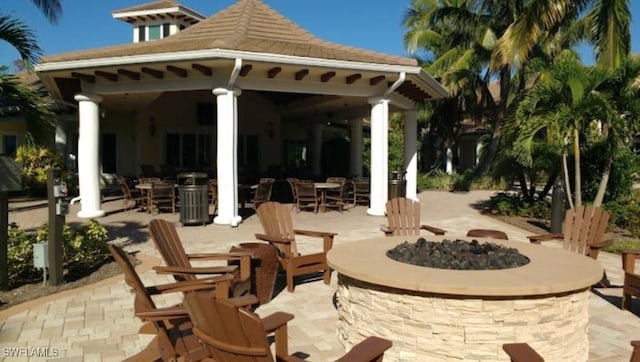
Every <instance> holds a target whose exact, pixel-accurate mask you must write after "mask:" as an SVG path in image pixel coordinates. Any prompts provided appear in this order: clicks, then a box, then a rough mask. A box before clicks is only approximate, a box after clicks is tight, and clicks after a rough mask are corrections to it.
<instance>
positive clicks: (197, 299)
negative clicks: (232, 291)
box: [184, 291, 274, 362]
mask: <svg viewBox="0 0 640 362" xmlns="http://www.w3.org/2000/svg"><path fill="white" fill-rule="evenodd" d="M184 305H185V308H186V309H187V311H188V312H189V316H190V318H191V321H192V322H193V325H194V328H193V330H194V333H195V334H196V335H197V336H198V337H199V338H200V339H201V340H202V342H203V343H204V344H205V345H206V346H207V347H208V348H209V352H210V353H211V355H212V356H213V358H214V359H215V360H216V361H243V362H244V361H246V362H272V361H273V360H274V359H273V355H272V354H271V349H270V348H269V344H268V343H267V335H266V332H265V330H264V325H263V323H262V320H261V319H260V318H259V317H258V316H257V315H256V314H254V313H252V312H249V311H247V310H245V309H243V308H238V307H236V306H234V305H233V304H231V303H230V302H228V301H225V300H221V299H213V300H212V299H211V296H210V295H209V294H207V293H203V292H199V291H195V292H187V293H185V294H184Z"/></svg>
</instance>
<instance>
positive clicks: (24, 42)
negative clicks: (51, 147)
mask: <svg viewBox="0 0 640 362" xmlns="http://www.w3.org/2000/svg"><path fill="white" fill-rule="evenodd" d="M32 2H33V3H34V4H35V5H36V6H37V7H38V8H39V9H40V10H41V11H42V13H43V14H44V15H45V16H46V17H47V19H48V20H49V21H50V22H52V23H56V22H57V20H58V18H59V17H60V15H61V14H62V7H61V3H60V0H32ZM0 40H4V41H6V42H8V43H9V44H10V45H11V46H13V47H14V48H15V49H16V50H17V51H18V53H19V54H20V58H21V61H22V63H23V64H24V65H25V66H26V68H28V69H31V68H32V67H33V65H35V64H36V63H37V62H38V59H39V57H40V54H41V53H42V51H41V49H40V47H39V46H38V44H37V42H36V38H35V34H34V33H33V31H32V30H31V29H30V28H29V27H28V26H27V25H26V24H24V23H23V22H22V21H21V20H20V19H16V18H13V17H12V16H11V15H2V14H0ZM0 97H1V98H4V99H8V100H10V101H11V102H12V103H13V104H14V105H16V106H17V107H18V108H19V109H20V111H21V112H22V114H23V116H24V118H25V120H26V122H27V129H28V130H29V132H30V133H32V135H33V137H34V138H35V139H36V140H37V141H39V142H42V141H45V140H46V138H47V136H48V133H50V132H49V131H50V130H51V128H52V125H53V117H52V116H53V114H52V113H51V111H49V109H48V108H47V106H46V104H44V102H43V100H42V98H41V97H40V96H39V95H38V93H37V92H35V91H34V90H32V89H31V88H29V87H27V86H25V85H24V84H22V83H21V82H20V81H19V80H18V78H17V77H15V76H13V75H10V74H8V72H7V68H6V67H0Z"/></svg>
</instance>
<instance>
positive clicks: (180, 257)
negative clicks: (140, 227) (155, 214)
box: [149, 219, 196, 280]
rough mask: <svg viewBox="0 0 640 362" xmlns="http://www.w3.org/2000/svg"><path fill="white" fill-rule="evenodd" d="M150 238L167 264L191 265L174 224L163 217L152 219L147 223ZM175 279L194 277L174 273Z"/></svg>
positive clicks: (190, 278)
mask: <svg viewBox="0 0 640 362" xmlns="http://www.w3.org/2000/svg"><path fill="white" fill-rule="evenodd" d="M149 232H150V233H151V239H153V243H154V244H155V246H156V249H158V252H160V254H161V255H162V259H164V261H165V263H167V265H168V266H179V267H191V262H190V261H189V259H188V258H187V253H186V252H185V250H184V247H183V246H182V241H180V236H178V231H177V230H176V226H175V225H174V224H173V223H171V222H169V221H167V220H164V219H153V220H151V222H150V223H149ZM174 277H175V279H176V280H192V279H196V276H193V275H178V274H176V275H174Z"/></svg>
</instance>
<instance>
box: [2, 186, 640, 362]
mask: <svg viewBox="0 0 640 362" xmlns="http://www.w3.org/2000/svg"><path fill="white" fill-rule="evenodd" d="M491 194H492V192H488V191H474V192H468V193H450V192H423V193H421V194H420V195H419V197H420V200H421V213H422V220H423V222H424V223H428V224H430V225H433V226H436V227H440V228H443V229H446V230H448V232H449V233H448V235H464V233H465V232H466V230H468V229H471V228H491V229H498V230H502V231H505V232H506V233H507V234H508V235H509V238H510V239H513V240H522V241H526V236H527V235H529V233H528V232H527V231H524V230H521V229H518V228H516V227H514V226H511V225H507V224H504V223H501V222H499V221H497V220H495V219H493V218H490V217H487V216H484V215H481V214H480V213H479V212H478V211H477V209H476V208H475V207H474V205H476V204H477V203H478V202H479V201H481V200H485V199H487V198H488V197H489V196H490V195H491ZM104 208H105V210H107V211H108V215H107V216H105V217H104V218H101V219H99V222H100V223H101V224H103V225H105V226H106V227H107V228H108V230H109V235H110V236H111V237H112V238H114V240H112V242H115V243H119V244H121V245H124V246H125V248H126V249H127V250H129V251H139V256H140V258H141V259H142V260H143V264H142V265H141V266H140V267H139V268H138V271H139V273H140V274H141V277H142V279H143V281H144V282H145V283H147V284H159V283H166V282H170V281H171V280H170V279H169V277H168V276H164V275H157V274H155V273H154V272H153V271H152V270H150V269H149V268H150V266H152V265H157V264H159V263H160V259H159V254H158V253H157V251H156V250H155V248H154V246H153V243H152V242H151V241H150V240H148V239H149V237H148V233H147V225H148V222H149V221H150V220H151V216H149V215H148V214H145V213H139V212H136V211H130V212H123V211H121V210H120V211H119V209H120V208H121V200H115V201H109V202H106V203H105V204H104ZM10 209H11V210H14V211H11V212H10V215H9V221H10V222H17V223H18V224H19V225H20V227H22V228H27V229H33V230H34V229H37V228H38V227H40V225H41V224H42V223H44V222H46V218H47V211H46V208H43V207H40V208H38V207H29V208H21V207H20V205H11V207H10ZM77 210H78V205H73V206H72V207H71V211H70V214H69V215H68V217H67V222H68V223H84V222H86V221H85V220H81V219H78V218H77V217H75V214H76V212H77ZM154 217H161V218H165V219H168V220H170V221H173V222H177V221H178V214H161V215H156V216H154ZM293 218H294V223H295V225H296V228H300V229H309V230H325V231H334V232H337V233H338V236H337V237H336V240H335V244H341V243H349V242H351V241H354V240H358V239H363V238H370V237H380V236H382V233H381V232H380V231H379V226H380V224H384V223H386V218H384V217H373V216H368V215H366V208H365V207H362V206H358V207H355V208H353V209H350V210H349V211H346V212H344V213H342V214H341V213H338V212H336V211H330V212H327V213H319V214H312V213H309V212H301V213H296V212H293ZM178 232H179V234H180V237H181V239H182V241H183V243H184V245H185V249H186V250H187V251H188V252H204V251H226V250H228V249H229V248H230V247H231V246H232V245H235V244H237V243H239V242H245V241H251V240H254V236H253V235H254V234H255V233H256V232H262V229H261V227H260V224H259V221H258V219H257V217H256V216H255V215H253V216H250V217H248V218H246V219H245V220H244V222H243V223H242V224H241V225H240V226H239V227H237V228H230V227H228V226H221V225H214V224H209V225H207V226H192V227H179V228H178ZM425 235H427V234H426V233H425ZM298 243H299V248H300V250H301V252H303V253H304V252H306V251H313V250H318V248H320V247H321V246H320V244H319V243H318V240H314V239H310V238H300V239H299V240H298ZM598 261H599V262H601V263H602V265H603V266H604V267H605V268H606V270H607V275H608V277H609V279H610V280H611V282H612V284H613V285H614V286H620V285H621V284H622V276H623V273H622V269H621V262H620V257H619V256H617V255H612V254H609V253H601V255H600V256H599V259H598ZM336 288H337V276H336V275H335V273H334V274H333V277H332V281H331V284H330V285H325V284H323V283H322V281H321V280H317V281H311V282H306V283H302V284H298V285H297V286H296V290H295V292H294V293H288V292H287V291H286V290H282V291H280V292H279V293H278V294H277V296H276V297H275V298H274V299H273V300H272V301H271V302H270V303H268V304H266V305H263V306H260V307H259V308H258V310H257V312H258V313H259V314H261V315H267V314H269V313H271V312H274V311H279V310H284V311H287V312H291V313H293V314H295V315H296V318H295V319H294V320H293V321H291V322H290V324H289V350H290V352H291V353H297V355H298V356H299V357H307V358H308V360H310V361H328V360H332V359H335V358H337V357H338V356H340V355H342V354H343V353H344V350H343V348H342V346H341V345H340V343H339V342H338V337H337V334H336V324H337V312H336V310H335V307H334V304H333V300H334V294H335V291H336ZM595 292H596V294H594V295H592V298H591V301H590V314H591V318H590V321H589V340H590V353H589V355H590V360H591V361H628V359H629V356H630V353H631V347H630V345H629V341H630V340H631V339H640V318H639V317H638V314H640V302H638V301H634V305H633V309H632V310H634V311H635V313H636V314H633V313H631V312H629V311H621V310H620V309H619V308H618V307H617V306H618V305H619V303H620V295H621V294H620V293H621V289H620V288H619V287H617V288H616V287H613V288H608V289H596V290H595ZM179 301H180V295H173V296H168V297H163V298H157V300H156V302H157V303H158V304H159V305H168V304H169V303H171V304H173V303H177V302H179ZM140 326H141V323H140V321H139V320H138V319H137V318H135V317H134V315H133V296H132V294H131V293H130V292H129V290H128V288H127V286H126V285H125V283H124V281H123V280H122V276H117V277H113V278H109V279H108V280H103V281H101V282H98V283H95V284H93V285H91V286H86V287H83V288H79V289H75V290H71V291H65V292H62V293H59V294H56V295H54V296H49V297H45V298H42V299H41V300H38V301H32V302H29V303H24V304H23V305H20V306H16V307H13V308H9V309H7V310H4V311H0V346H1V347H7V348H10V347H27V348H42V347H47V346H49V347H51V348H56V350H57V351H59V355H60V357H62V358H64V360H69V361H73V360H86V361H89V360H90V361H113V360H121V359H123V358H124V357H126V356H131V355H133V354H135V353H136V352H138V351H140V350H141V349H142V348H144V346H146V344H147V343H148V342H149V341H150V340H151V336H149V335H141V334H138V333H137V332H138V329H139V328H140ZM6 351H8V349H7V350H5V349H3V350H2V351H0V353H2V354H1V355H0V360H6V361H26V360H34V361H35V360H40V361H42V360H45V359H42V358H40V359H38V358H35V357H31V358H28V357H26V355H21V356H19V357H15V356H13V357H12V356H10V355H9V354H8V353H5V352H6ZM14 351H18V350H14Z"/></svg>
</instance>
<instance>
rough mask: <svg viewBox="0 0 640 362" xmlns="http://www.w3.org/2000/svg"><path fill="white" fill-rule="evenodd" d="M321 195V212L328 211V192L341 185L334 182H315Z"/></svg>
mask: <svg viewBox="0 0 640 362" xmlns="http://www.w3.org/2000/svg"><path fill="white" fill-rule="evenodd" d="M313 184H314V185H315V187H316V190H318V193H319V194H320V212H325V211H327V201H326V197H327V190H333V189H337V188H339V187H340V184H338V183H334V182H314V183H313Z"/></svg>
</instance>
